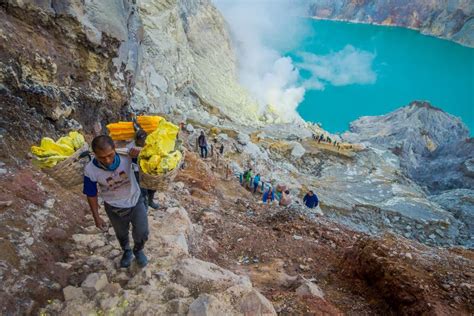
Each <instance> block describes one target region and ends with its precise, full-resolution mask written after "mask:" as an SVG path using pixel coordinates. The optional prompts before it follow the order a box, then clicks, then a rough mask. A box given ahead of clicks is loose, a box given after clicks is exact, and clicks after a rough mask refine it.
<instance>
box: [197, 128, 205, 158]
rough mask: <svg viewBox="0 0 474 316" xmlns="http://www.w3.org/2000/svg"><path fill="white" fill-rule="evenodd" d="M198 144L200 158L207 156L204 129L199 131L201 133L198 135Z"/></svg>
mask: <svg viewBox="0 0 474 316" xmlns="http://www.w3.org/2000/svg"><path fill="white" fill-rule="evenodd" d="M198 145H199V148H200V149H201V158H207V140H206V136H205V135H204V131H201V135H199V137H198Z"/></svg>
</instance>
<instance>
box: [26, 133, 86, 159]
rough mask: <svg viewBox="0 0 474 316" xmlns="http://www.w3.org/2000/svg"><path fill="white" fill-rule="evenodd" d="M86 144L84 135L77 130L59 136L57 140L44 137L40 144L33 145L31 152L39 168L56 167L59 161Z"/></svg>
mask: <svg viewBox="0 0 474 316" xmlns="http://www.w3.org/2000/svg"><path fill="white" fill-rule="evenodd" d="M84 144H85V139H84V136H82V135H81V134H80V133H78V132H75V131H73V132H70V133H69V134H68V136H63V137H61V138H59V139H58V141H56V142H55V141H54V140H53V139H51V138H49V137H43V138H42V139H41V143H40V145H39V146H31V153H32V154H33V155H34V156H35V159H33V164H34V165H36V166H37V167H39V168H51V167H54V166H55V165H56V164H57V163H58V162H60V161H62V160H64V159H67V158H68V157H69V156H71V155H72V154H74V153H75V152H76V150H78V149H79V148H81V147H82V146H84Z"/></svg>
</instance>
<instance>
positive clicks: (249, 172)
mask: <svg viewBox="0 0 474 316" xmlns="http://www.w3.org/2000/svg"><path fill="white" fill-rule="evenodd" d="M251 180H252V168H249V169H248V170H247V173H246V174H245V175H244V182H245V185H244V187H246V188H250V181H251Z"/></svg>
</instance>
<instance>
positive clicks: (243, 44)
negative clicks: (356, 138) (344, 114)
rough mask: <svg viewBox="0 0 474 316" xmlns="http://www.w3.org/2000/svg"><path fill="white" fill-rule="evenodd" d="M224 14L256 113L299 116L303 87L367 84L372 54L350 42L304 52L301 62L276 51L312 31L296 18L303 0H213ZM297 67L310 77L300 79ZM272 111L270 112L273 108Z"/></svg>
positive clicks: (292, 46) (296, 43) (372, 75)
mask: <svg viewBox="0 0 474 316" xmlns="http://www.w3.org/2000/svg"><path fill="white" fill-rule="evenodd" d="M213 2H214V4H215V5H216V7H217V8H218V9H219V10H220V11H221V13H222V14H223V15H224V18H225V19H226V21H227V23H228V25H229V27H230V32H231V37H232V40H233V44H234V47H235V49H236V52H237V57H238V60H239V76H240V82H241V84H242V85H243V86H244V87H246V88H247V89H248V90H249V91H250V93H251V94H252V95H253V96H254V97H255V98H256V100H257V102H258V104H259V105H260V114H268V112H269V107H268V106H270V109H272V110H274V111H275V112H277V114H279V115H280V117H282V118H284V120H286V121H291V120H294V119H299V118H300V116H299V114H298V113H297V111H296V109H297V107H298V105H299V104H300V103H301V102H302V101H303V99H304V94H305V91H306V90H323V89H324V87H325V86H326V85H327V84H332V85H335V86H342V85H348V84H370V83H374V82H375V80H376V74H375V73H374V72H373V71H372V63H373V60H374V57H375V55H374V54H371V53H370V52H366V51H361V50H358V49H356V48H354V47H352V46H350V45H347V46H346V47H345V48H344V49H342V50H341V51H338V52H334V53H330V54H328V55H315V54H312V53H307V52H302V53H300V54H299V56H298V57H300V59H301V61H299V62H298V63H296V62H295V61H294V60H293V59H292V58H291V57H287V56H283V55H282V54H281V53H280V52H282V51H290V50H295V48H297V47H299V46H300V44H301V42H302V41H303V40H304V39H305V38H306V37H307V36H310V35H311V32H312V31H313V30H311V29H309V24H308V23H304V20H303V19H301V18H299V17H301V16H305V15H306V13H307V11H306V10H307V3H305V1H301V0H253V1H249V0H213ZM299 69H302V70H305V71H308V72H309V73H310V74H311V76H310V78H308V79H303V78H302V77H301V76H300V72H299ZM272 110H270V112H271V111H272Z"/></svg>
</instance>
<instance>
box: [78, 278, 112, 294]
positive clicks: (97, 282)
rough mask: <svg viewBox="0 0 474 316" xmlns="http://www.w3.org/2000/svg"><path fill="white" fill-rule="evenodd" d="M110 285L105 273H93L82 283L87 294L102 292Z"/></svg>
mask: <svg viewBox="0 0 474 316" xmlns="http://www.w3.org/2000/svg"><path fill="white" fill-rule="evenodd" d="M108 283H109V281H108V280H107V275H105V273H91V274H89V275H88V276H87V278H86V279H85V280H84V282H82V284H81V287H82V289H84V291H85V292H86V293H91V294H94V293H96V292H98V291H100V290H102V289H103V288H104V287H105V286H106V285H107V284H108Z"/></svg>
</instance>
